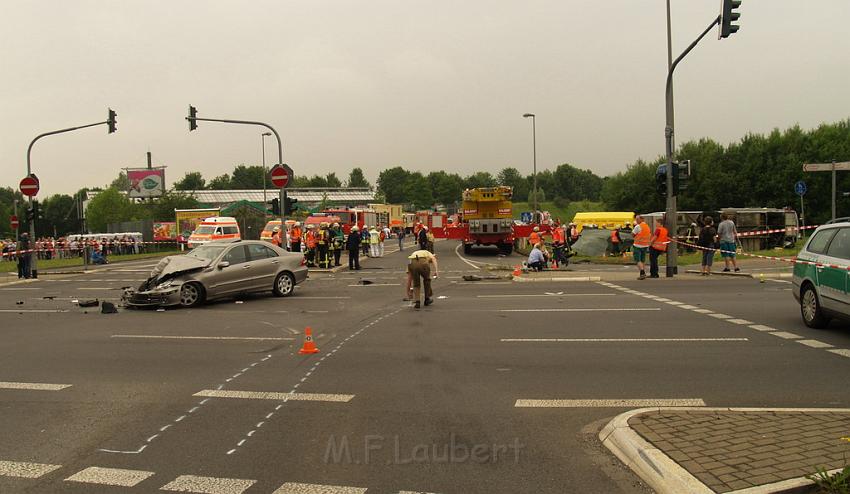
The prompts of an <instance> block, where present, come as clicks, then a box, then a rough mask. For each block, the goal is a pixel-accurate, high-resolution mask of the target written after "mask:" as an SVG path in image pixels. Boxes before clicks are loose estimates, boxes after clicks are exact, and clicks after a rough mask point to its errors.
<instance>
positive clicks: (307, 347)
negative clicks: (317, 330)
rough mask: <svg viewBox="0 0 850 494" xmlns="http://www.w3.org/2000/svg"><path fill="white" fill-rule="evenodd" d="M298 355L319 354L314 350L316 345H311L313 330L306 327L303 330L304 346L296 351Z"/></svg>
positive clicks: (317, 350)
mask: <svg viewBox="0 0 850 494" xmlns="http://www.w3.org/2000/svg"><path fill="white" fill-rule="evenodd" d="M298 353H300V354H302V355H304V354H310V353H319V349H318V348H316V344H315V343H313V330H312V329H310V327H309V326H308V327H307V328H306V329H305V330H304V346H302V347H301V350H298Z"/></svg>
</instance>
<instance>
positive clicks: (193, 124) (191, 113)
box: [186, 105, 198, 132]
mask: <svg viewBox="0 0 850 494" xmlns="http://www.w3.org/2000/svg"><path fill="white" fill-rule="evenodd" d="M197 116H198V109H197V108H195V107H194V106H192V105H189V116H188V117H186V120H188V121H189V132H192V131H193V130H195V129H197V128H198V124H197V122H196V121H195V118H196V117H197Z"/></svg>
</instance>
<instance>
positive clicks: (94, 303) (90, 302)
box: [77, 299, 100, 307]
mask: <svg viewBox="0 0 850 494" xmlns="http://www.w3.org/2000/svg"><path fill="white" fill-rule="evenodd" d="M77 305H79V306H80V307H97V306H98V305H100V300H98V299H94V300H80V301H79V302H77Z"/></svg>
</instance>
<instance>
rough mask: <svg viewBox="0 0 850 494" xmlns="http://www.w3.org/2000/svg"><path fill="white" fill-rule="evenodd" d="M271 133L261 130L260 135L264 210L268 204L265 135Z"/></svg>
mask: <svg viewBox="0 0 850 494" xmlns="http://www.w3.org/2000/svg"><path fill="white" fill-rule="evenodd" d="M270 135H272V133H271V132H263V133H262V134H261V135H260V138H261V139H260V140H261V142H262V143H263V145H262V147H263V209H264V210H265V209H266V208H267V207H268V206H266V204H268V201H267V200H266V137H268V136H270Z"/></svg>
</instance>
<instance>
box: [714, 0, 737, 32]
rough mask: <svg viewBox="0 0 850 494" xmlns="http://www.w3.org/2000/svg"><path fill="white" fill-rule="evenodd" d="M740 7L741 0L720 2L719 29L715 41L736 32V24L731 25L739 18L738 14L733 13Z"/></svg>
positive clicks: (723, 0) (721, 0)
mask: <svg viewBox="0 0 850 494" xmlns="http://www.w3.org/2000/svg"><path fill="white" fill-rule="evenodd" d="M740 6H741V0H720V28H719V32H718V33H717V39H721V38H728V37H729V36H730V35H732V34H735V33H736V32H738V28H739V27H740V26H738V25H737V24H732V23H733V22H734V21H737V20H738V19H740V18H741V14H740V13H739V12H735V10H736V9H737V8H739V7H740Z"/></svg>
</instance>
